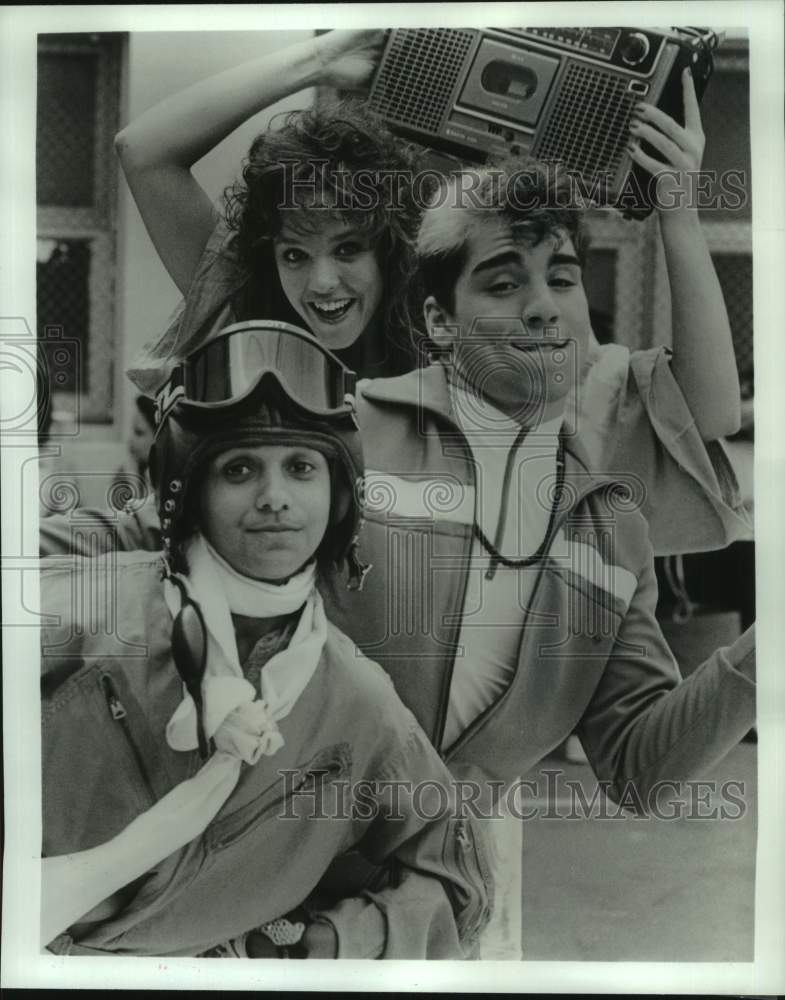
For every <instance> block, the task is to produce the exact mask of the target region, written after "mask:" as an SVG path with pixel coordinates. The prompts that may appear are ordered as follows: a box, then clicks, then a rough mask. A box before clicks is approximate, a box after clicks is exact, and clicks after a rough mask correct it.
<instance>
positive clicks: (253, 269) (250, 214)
mask: <svg viewBox="0 0 785 1000" xmlns="http://www.w3.org/2000/svg"><path fill="white" fill-rule="evenodd" d="M277 117H278V116H276V118H277ZM273 125H274V126H275V127H270V128H268V130H267V131H265V132H262V133H261V134H260V135H258V136H257V137H256V139H255V140H254V142H253V144H252V145H251V148H250V151H249V153H248V157H247V159H246V160H245V162H244V167H243V173H242V181H238V182H237V183H235V184H234V185H233V186H231V187H229V188H227V189H226V192H225V201H226V219H227V222H228V224H229V227H230V228H231V229H233V230H235V231H236V233H237V238H238V248H239V251H240V255H241V258H242V260H243V263H244V264H245V267H246V268H247V270H248V273H249V275H250V276H251V277H252V278H253V277H254V276H256V277H257V278H261V279H262V280H263V276H264V274H265V273H266V271H267V269H268V268H269V267H271V266H274V265H273V257H272V254H271V243H272V240H273V239H274V237H275V236H277V235H278V233H279V232H280V231H281V228H282V226H283V224H284V222H285V221H286V222H287V223H289V224H292V223H295V218H293V216H292V213H291V212H290V211H289V212H287V211H286V209H284V210H283V211H282V210H281V208H280V207H279V206H281V205H284V206H285V205H290V206H294V205H297V204H299V203H300V202H299V199H300V197H301V195H302V193H303V191H306V192H307V191H308V190H309V189H310V190H313V191H314V192H315V195H316V198H315V201H316V203H317V206H318V207H317V208H316V209H314V210H312V211H309V210H308V207H307V198H306V199H305V203H304V207H303V208H302V210H299V211H298V212H297V216H296V223H295V224H296V225H297V226H298V227H302V229H303V231H305V232H307V231H308V230H309V229H310V230H311V231H313V230H314V229H315V228H317V227H318V225H319V218H320V216H321V217H324V215H325V212H324V208H323V206H324V204H327V205H329V204H337V205H338V206H345V207H341V208H340V209H339V211H338V214H339V215H340V217H341V218H342V219H344V220H345V221H346V222H347V223H348V224H349V225H351V226H354V227H356V228H357V230H358V231H360V232H361V233H363V234H364V235H365V236H366V237H367V238H368V240H369V242H370V244H371V246H372V247H373V248H374V250H375V252H376V256H377V259H378V261H379V265H380V268H381V271H382V274H383V275H384V291H383V314H384V319H385V327H386V329H387V330H389V329H391V328H392V329H395V328H400V327H402V326H406V325H407V321H408V313H407V309H406V307H407V291H408V288H409V284H410V281H411V280H412V276H413V273H414V270H415V259H414V240H415V237H416V234H417V225H418V222H419V216H420V213H419V210H418V208H417V206H416V205H415V203H414V200H413V198H412V194H411V190H412V184H411V178H412V176H413V172H414V169H415V156H414V153H413V151H412V149H411V148H410V147H409V146H407V145H406V144H404V143H402V142H401V140H400V139H398V138H396V137H395V136H393V135H392V134H391V133H390V132H389V131H388V130H387V128H386V127H385V126H384V123H383V122H382V120H381V119H380V118H378V117H377V116H376V115H374V114H373V113H372V112H371V111H369V110H368V109H367V108H365V107H364V106H362V105H361V104H359V103H357V102H349V101H344V102H340V103H325V104H320V105H317V106H316V107H313V108H308V109H306V110H302V111H291V112H288V113H287V114H285V115H284V117H283V122H282V123H281V124H278V123H276V119H273V121H272V122H271V126H273ZM396 176H399V177H402V178H404V179H403V180H402V181H401V182H400V183H399V182H397V181H396V180H395V177H396ZM320 200H321V201H322V205H319V204H318V203H319V201H320Z"/></svg>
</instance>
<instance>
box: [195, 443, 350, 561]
mask: <svg viewBox="0 0 785 1000" xmlns="http://www.w3.org/2000/svg"><path fill="white" fill-rule="evenodd" d="M330 495H331V487H330V469H329V465H328V463H327V459H326V458H325V457H324V455H323V454H322V453H321V452H320V451H316V450H315V449H313V448H305V447H301V446H291V447H290V446H284V445H252V446H250V447H242V448H231V449H229V450H228V451H224V452H222V453H221V454H220V455H218V456H217V457H216V458H214V459H213V460H212V461H211V462H210V465H209V466H208V469H207V475H206V476H205V479H204V483H203V485H202V488H201V518H200V525H201V530H202V534H203V535H204V537H205V538H206V539H207V541H208V542H209V543H210V544H211V545H212V546H213V548H214V549H215V550H216V552H218V554H219V555H221V556H223V558H224V559H225V560H226V561H227V562H228V563H229V565H230V566H232V567H233V568H234V569H236V570H237V572H238V573H242V574H243V575H244V576H249V577H252V578H253V579H257V580H284V579H286V578H287V577H289V576H291V575H292V574H293V573H296V572H297V571H298V570H299V569H300V568H301V567H302V566H303V565H305V563H307V562H308V561H309V560H310V559H311V557H312V556H313V555H315V553H316V550H317V549H318V547H319V545H320V543H321V541H322V538H323V537H324V533H325V531H326V530H327V525H328V522H329V519H330Z"/></svg>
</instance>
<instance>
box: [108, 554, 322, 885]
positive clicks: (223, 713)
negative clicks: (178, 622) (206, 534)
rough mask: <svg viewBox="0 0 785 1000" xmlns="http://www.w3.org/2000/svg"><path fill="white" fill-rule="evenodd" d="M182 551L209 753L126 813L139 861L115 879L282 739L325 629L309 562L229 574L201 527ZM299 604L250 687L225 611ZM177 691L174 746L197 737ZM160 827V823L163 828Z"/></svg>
mask: <svg viewBox="0 0 785 1000" xmlns="http://www.w3.org/2000/svg"><path fill="white" fill-rule="evenodd" d="M187 557H188V560H189V565H190V572H189V574H188V576H187V577H179V579H180V580H181V582H182V584H183V586H185V587H186V589H187V591H188V593H189V595H190V596H191V597H192V598H193V599H194V600H196V601H197V602H198V603H199V605H200V607H201V610H202V614H203V616H204V620H205V624H206V626H207V631H208V636H207V667H206V670H205V678H204V681H203V683H202V695H203V699H204V725H205V731H206V733H207V736H208V737H213V739H214V741H215V746H216V752H215V753H214V754H213V756H212V757H211V758H210V759H209V760H208V761H207V762H206V763H205V764H204V765H203V766H202V767H201V768H200V770H199V771H198V772H197V773H196V774H195V775H194V777H193V778H190V779H188V780H186V781H183V782H181V783H180V784H179V785H177V786H176V787H175V788H173V789H172V791H171V792H169V793H168V794H167V795H165V796H164V797H163V798H162V799H160V800H159V801H158V802H156V804H155V805H154V806H152V807H151V808H150V809H148V810H147V811H146V812H144V813H142V814H141V816H139V817H137V819H136V820H134V821H133V822H134V823H135V824H136V825H135V826H134V842H135V844H136V845H137V856H138V857H137V860H138V861H139V863H140V864H141V865H142V867H141V868H139V870H137V868H138V866H137V868H134V869H128V865H129V863H130V862H128V861H127V860H124V859H122V858H121V859H119V861H118V868H119V870H118V872H117V873H116V874H117V877H118V878H120V879H121V881H120V882H118V885H123V884H125V883H126V882H127V881H128V880H130V879H131V878H134V877H136V875H138V874H139V873H140V871H146V870H148V869H149V868H151V867H152V866H153V865H155V864H157V863H158V862H159V861H160V860H161V859H162V858H164V857H166V856H167V855H168V854H170V853H171V852H172V851H174V850H176V849H178V848H179V847H181V846H182V845H183V844H185V843H187V842H188V841H189V840H191V839H193V838H194V837H195V836H198V835H199V834H200V833H202V832H203V831H204V830H205V829H206V827H207V826H208V825H209V823H210V822H211V821H212V819H213V818H214V817H215V815H216V814H217V813H218V812H219V810H220V809H221V807H222V806H223V804H224V803H225V802H226V800H227V799H228V798H229V796H230V795H231V794H232V791H233V790H234V787H235V785H236V784H237V781H238V779H239V777H240V770H241V767H242V762H243V761H245V762H246V764H251V765H253V764H255V763H256V762H257V761H258V760H259V758H260V757H261V756H263V755H267V756H270V755H272V754H274V753H275V752H276V751H277V750H279V749H280V748H281V747H282V746H283V743H284V740H283V736H281V733H280V732H279V730H278V726H277V721H278V720H280V719H283V718H285V717H286V716H287V715H288V714H289V713H290V712H291V710H292V708H293V707H294V705H295V703H296V702H297V699H298V698H299V697H300V695H301V694H302V692H303V690H304V689H305V687H306V685H307V684H308V682H309V681H310V680H311V678H312V677H313V674H314V672H315V670H316V668H317V666H318V664H319V659H320V657H321V652H322V649H323V647H324V643H325V640H326V638H327V619H326V617H325V614H324V607H323V605H322V599H321V597H320V595H319V593H318V591H317V590H316V586H315V569H314V567H313V566H312V565H311V566H309V567H308V568H307V569H305V570H303V572H302V573H298V574H297V576H295V577H293V578H292V579H291V580H289V581H288V582H287V583H286V584H283V585H282V586H280V587H279V586H275V585H273V584H268V583H262V582H260V581H257V580H250V579H248V578H246V577H243V576H241V575H240V574H239V573H236V572H235V571H234V570H233V569H232V568H231V567H230V566H228V564H227V563H226V562H225V561H224V560H223V559H221V558H220V557H219V556H218V555H217V553H215V552H214V551H213V550H212V549H211V548H210V546H209V545H208V544H207V543H206V541H205V540H204V539H203V538H201V536H197V538H196V539H195V540H194V541H193V542H192V543H191V544H190V545H189V547H188V550H187ZM164 586H165V591H164V592H165V598H166V602H167V605H168V607H169V610H170V611H171V613H172V616H173V617H174V616H175V615H176V614H177V613H178V612H179V611H180V605H181V597H180V591H179V588H178V587H177V586H176V584H174V583H172V582H171V581H169V580H167V581H165V585H164ZM298 607H302V609H303V610H302V614H301V615H300V620H299V622H298V624H297V627H296V629H295V632H294V635H293V636H292V640H291V642H290V643H289V645H288V647H287V648H286V649H284V650H281V651H280V652H279V653H276V654H275V655H274V656H272V657H271V658H270V659H269V660H268V662H267V663H266V664H265V665H264V668H263V670H262V672H261V679H260V684H261V692H258V691H257V690H256V689H255V688H254V686H253V685H252V684H251V683H250V682H249V681H247V680H246V679H245V677H244V676H243V672H242V669H241V667H240V662H239V657H238V654H237V643H236V641H235V637H234V629H233V627H232V619H231V614H232V612H233V611H234V612H235V613H237V614H244V615H250V616H252V617H257V618H265V617H272V616H275V615H279V614H286V613H291V612H293V611H296V610H297V608H298ZM183 692H184V697H183V700H182V701H181V702H180V704H179V706H178V707H177V709H176V710H175V712H174V714H173V715H172V718H171V719H170V720H169V724H168V725H167V727H166V739H167V742H168V744H169V746H170V747H172V748H173V749H174V750H186V751H190V750H193V749H195V748H196V747H197V745H198V743H197V737H196V708H195V706H194V703H193V699H192V698H191V696H190V695H189V694H188V693H187V691H185V688H183ZM259 693H261V698H258V697H257V696H258V694H259ZM184 815H185V816H187V820H188V821H187V823H186V822H185V821H184V819H183V817H184ZM162 824H163V827H162ZM162 828H163V829H164V830H165V831H166V835H165V836H163V837H162V835H161V830H162ZM125 869H128V870H127V871H126V870H125Z"/></svg>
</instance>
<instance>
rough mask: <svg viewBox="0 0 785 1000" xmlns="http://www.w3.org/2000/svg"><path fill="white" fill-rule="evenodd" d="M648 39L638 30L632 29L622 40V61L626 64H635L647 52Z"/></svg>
mask: <svg viewBox="0 0 785 1000" xmlns="http://www.w3.org/2000/svg"><path fill="white" fill-rule="evenodd" d="M650 48H651V46H650V44H649V39H648V38H647V37H646V36H645V35H644V34H642V33H641V32H640V31H632V32H630V34H629V35H628V36H627V38H626V39H625V40H624V43H623V45H622V48H621V59H622V62H624V63H626V64H627V65H628V66H637V65H638V64H639V63H642V62H643V60H644V59H645V58H646V56H647V55H648V54H649V49H650Z"/></svg>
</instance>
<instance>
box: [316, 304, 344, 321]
mask: <svg viewBox="0 0 785 1000" xmlns="http://www.w3.org/2000/svg"><path fill="white" fill-rule="evenodd" d="M352 302H354V299H333V300H332V301H330V302H312V303H311V308H312V309H313V311H314V312H315V313H316V315H317V316H319V317H320V319H326V320H328V321H330V320H337V319H342V318H343V317H344V316H345V315H346V313H347V312H348V311H349V307H350V306H351V304H352Z"/></svg>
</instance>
